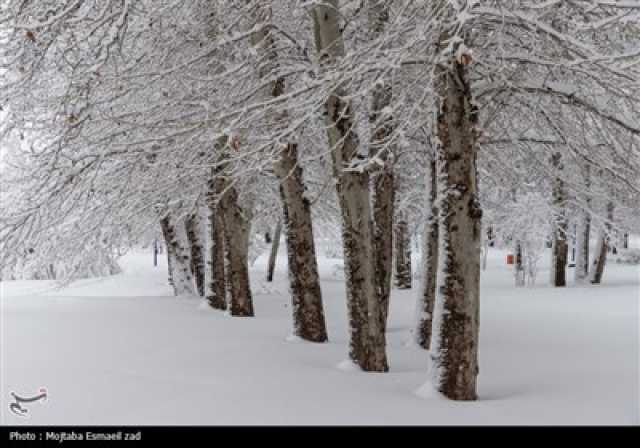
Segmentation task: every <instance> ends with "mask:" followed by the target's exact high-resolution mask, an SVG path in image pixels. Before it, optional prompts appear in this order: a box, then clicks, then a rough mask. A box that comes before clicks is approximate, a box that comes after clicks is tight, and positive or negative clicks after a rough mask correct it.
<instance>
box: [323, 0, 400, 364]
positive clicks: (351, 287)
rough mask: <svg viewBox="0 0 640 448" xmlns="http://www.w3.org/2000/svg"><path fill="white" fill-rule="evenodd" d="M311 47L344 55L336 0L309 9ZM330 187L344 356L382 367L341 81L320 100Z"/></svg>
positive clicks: (361, 178) (327, 60)
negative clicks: (340, 274) (335, 206)
mask: <svg viewBox="0 0 640 448" xmlns="http://www.w3.org/2000/svg"><path fill="white" fill-rule="evenodd" d="M312 15H313V19H314V20H313V21H314V37H315V42H316V48H317V50H318V53H319V54H320V60H321V62H322V64H323V66H330V65H331V64H333V63H335V62H337V61H338V60H339V59H341V58H342V57H343V56H344V54H345V49H344V42H343V38H342V31H341V27H340V8H339V4H338V1H337V0H329V1H326V2H324V3H322V4H317V5H316V6H314V7H313V10H312ZM325 120H326V128H327V134H328V140H329V145H330V147H331V156H332V161H333V172H334V178H335V180H336V190H337V194H338V201H339V205H340V210H341V215H342V242H343V246H344V266H345V277H346V282H347V285H346V290H347V306H348V311H349V330H350V341H349V356H350V358H351V359H352V360H353V361H354V362H356V363H357V364H358V365H360V367H361V368H362V369H363V370H365V371H379V372H380V371H387V370H388V369H389V367H388V364H387V356H386V339H385V332H384V325H383V313H382V311H381V306H380V297H379V294H378V293H377V283H376V261H375V249H374V243H373V237H374V226H373V221H372V210H371V205H370V197H369V175H368V173H367V172H366V170H363V169H359V167H358V165H359V163H358V162H361V159H363V158H364V156H362V155H360V154H359V153H358V150H359V146H360V144H359V140H358V136H357V134H356V132H355V123H356V120H355V117H354V115H353V109H352V105H351V101H350V99H349V95H348V92H347V90H346V87H345V86H344V84H340V85H337V86H336V87H335V89H334V90H333V91H332V92H331V93H330V94H329V97H328V98H327V100H326V102H325Z"/></svg>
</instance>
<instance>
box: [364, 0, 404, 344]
mask: <svg viewBox="0 0 640 448" xmlns="http://www.w3.org/2000/svg"><path fill="white" fill-rule="evenodd" d="M368 15H369V27H370V35H371V38H372V39H376V38H378V37H380V35H381V34H382V33H383V32H384V28H385V26H386V25H387V23H388V21H389V10H388V2H385V1H381V0H370V1H369V10H368ZM392 98H393V90H392V84H391V79H390V76H389V74H386V73H382V74H380V77H379V79H378V80H377V82H376V84H375V85H374V87H373V91H372V93H371V108H370V111H371V112H370V114H369V123H370V125H371V141H370V144H369V156H370V157H371V158H375V159H376V160H377V161H378V163H382V167H381V168H379V169H376V170H375V171H374V172H373V173H372V175H371V186H372V190H373V191H372V193H373V198H372V202H373V205H372V206H373V224H374V226H375V227H374V240H373V242H374V249H375V252H376V288H377V292H378V294H379V296H380V307H381V311H382V325H383V331H386V324H387V318H388V315H389V297H390V294H391V274H392V266H393V237H394V235H393V216H394V199H395V185H394V172H393V163H394V155H395V143H394V142H393V141H392V140H391V139H392V136H393V131H394V127H395V126H394V121H393V115H392V114H391V111H390V106H391V101H392ZM410 283H411V279H409V287H411V286H410ZM403 285H404V283H403Z"/></svg>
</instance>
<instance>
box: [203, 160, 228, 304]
mask: <svg viewBox="0 0 640 448" xmlns="http://www.w3.org/2000/svg"><path fill="white" fill-rule="evenodd" d="M217 181H218V180H217V178H216V175H215V169H213V168H212V169H211V172H210V175H209V179H208V181H207V229H208V233H209V241H208V245H207V255H208V256H207V272H206V274H207V275H206V277H207V281H206V294H205V297H206V299H207V302H209V305H210V306H211V307H212V308H214V309H218V310H225V309H227V301H226V292H225V291H226V288H225V276H224V263H225V262H224V256H225V255H224V237H223V229H222V216H221V214H220V213H219V212H218V210H217V200H216V182H217Z"/></svg>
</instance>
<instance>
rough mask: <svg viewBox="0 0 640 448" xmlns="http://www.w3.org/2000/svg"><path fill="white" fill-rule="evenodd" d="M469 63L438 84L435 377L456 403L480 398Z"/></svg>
mask: <svg viewBox="0 0 640 448" xmlns="http://www.w3.org/2000/svg"><path fill="white" fill-rule="evenodd" d="M458 45H459V44H458ZM460 50H462V49H459V50H458V51H460ZM458 51H452V53H453V54H454V55H455V54H456V53H457V52H458ZM470 57H471V56H470V55H467V54H465V53H462V54H461V55H459V57H455V58H454V57H453V56H452V57H451V60H450V61H449V64H450V66H449V67H446V68H445V67H442V68H440V71H441V73H439V74H438V75H439V76H438V81H437V91H438V93H439V96H440V101H441V103H440V108H439V112H438V126H437V133H438V140H439V145H438V170H439V188H438V190H439V192H440V197H441V201H440V229H439V230H440V238H441V246H440V253H439V268H438V285H437V297H436V312H435V313H434V322H433V341H432V348H431V361H432V370H431V374H432V383H433V384H434V385H435V387H436V388H437V390H438V391H439V392H440V393H442V394H443V395H444V396H446V397H448V398H450V399H453V400H475V399H476V398H477V394H476V379H477V375H478V330H479V299H480V238H481V236H480V232H481V217H482V210H481V208H480V203H479V200H478V190H477V189H478V184H477V165H476V154H477V149H476V142H475V134H474V124H475V121H476V117H475V113H474V108H473V107H472V97H471V89H470V80H469V73H468V68H467V66H466V65H465V64H468V63H469V62H470Z"/></svg>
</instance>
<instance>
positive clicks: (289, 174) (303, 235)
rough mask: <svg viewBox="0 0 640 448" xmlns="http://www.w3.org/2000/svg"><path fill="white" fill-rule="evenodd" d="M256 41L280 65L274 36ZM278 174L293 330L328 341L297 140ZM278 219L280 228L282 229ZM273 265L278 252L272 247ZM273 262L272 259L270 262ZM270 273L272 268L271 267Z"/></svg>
mask: <svg viewBox="0 0 640 448" xmlns="http://www.w3.org/2000/svg"><path fill="white" fill-rule="evenodd" d="M259 14H260V15H261V16H262V17H258V20H260V21H263V22H265V23H269V22H270V21H271V8H270V4H267V6H264V5H263V6H262V9H261V10H260V11H259ZM253 44H254V45H256V46H258V47H261V48H262V51H263V52H264V51H267V52H268V55H269V58H268V60H269V63H270V65H271V66H272V67H271V68H272V69H275V68H277V65H278V58H277V54H276V53H275V51H276V50H275V48H276V45H275V41H274V37H273V36H272V35H271V34H270V33H268V32H266V31H264V30H263V31H261V32H257V33H254V35H253ZM284 93H285V80H284V78H278V79H277V80H275V81H274V82H273V83H272V85H271V92H270V94H271V96H272V97H274V98H277V97H279V96H281V95H283V94H284ZM280 115H281V116H280V117H279V118H280V120H275V122H276V123H277V122H278V121H280V122H281V123H287V122H288V121H289V118H288V112H287V111H286V110H285V111H283V112H282V114H280ZM274 171H275V174H276V175H277V176H278V179H279V180H280V197H281V198H282V209H283V215H284V227H285V241H286V245H287V258H288V273H289V286H290V288H289V290H290V292H291V302H292V310H293V332H294V335H295V336H298V337H300V338H302V339H304V340H307V341H311V342H326V341H327V340H328V336H327V326H326V323H325V317H324V307H323V304H322V292H321V290H320V276H319V274H318V263H317V259H316V250H315V242H314V239H313V223H312V219H311V204H310V203H309V200H308V199H307V198H306V197H305V185H304V178H303V172H302V167H301V166H300V164H299V163H298V144H297V143H294V142H289V143H288V144H286V145H283V147H282V148H281V150H280V153H279V159H278V160H277V161H276V162H275V164H274ZM280 225H281V223H279V226H278V229H280V228H281V227H280ZM279 240H280V231H276V235H275V236H274V241H273V244H274V246H272V249H273V248H275V250H276V251H277V245H278V244H279ZM272 256H273V266H275V255H274V253H273V251H272ZM270 265H271V263H270ZM270 271H271V276H272V275H273V273H272V268H270Z"/></svg>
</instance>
